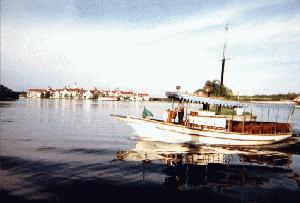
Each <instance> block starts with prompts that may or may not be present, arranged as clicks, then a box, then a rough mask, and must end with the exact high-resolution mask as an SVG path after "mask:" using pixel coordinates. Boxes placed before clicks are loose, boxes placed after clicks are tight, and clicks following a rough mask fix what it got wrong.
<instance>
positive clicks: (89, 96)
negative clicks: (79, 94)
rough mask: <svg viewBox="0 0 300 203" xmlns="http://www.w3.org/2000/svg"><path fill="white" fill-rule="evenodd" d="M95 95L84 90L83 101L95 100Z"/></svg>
mask: <svg viewBox="0 0 300 203" xmlns="http://www.w3.org/2000/svg"><path fill="white" fill-rule="evenodd" d="M93 96H94V95H93V93H92V91H91V90H84V92H83V99H93Z"/></svg>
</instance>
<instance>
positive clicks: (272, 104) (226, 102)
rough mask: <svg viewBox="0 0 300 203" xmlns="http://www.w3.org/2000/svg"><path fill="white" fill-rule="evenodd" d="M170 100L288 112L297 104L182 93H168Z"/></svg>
mask: <svg viewBox="0 0 300 203" xmlns="http://www.w3.org/2000/svg"><path fill="white" fill-rule="evenodd" d="M166 96H167V97H168V98H174V99H177V100H184V101H188V102H194V103H200V104H212V105H218V106H223V107H230V108H236V107H242V108H252V107H261V108H284V109H286V110H292V109H294V108H295V104H294V103H292V102H285V103H283V102H280V103H279V102H238V101H230V100H224V99H220V98H211V97H201V96H197V95H193V94H187V93H180V92H166Z"/></svg>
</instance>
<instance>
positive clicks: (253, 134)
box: [114, 25, 295, 146]
mask: <svg viewBox="0 0 300 203" xmlns="http://www.w3.org/2000/svg"><path fill="white" fill-rule="evenodd" d="M227 31H228V25H227V26H226V27H225V43H224V48H223V59H222V71H221V80H220V81H221V82H220V95H219V96H220V97H219V98H212V97H209V95H207V96H199V95H194V94H188V93H182V92H179V89H180V86H177V87H176V89H177V92H166V96H167V97H168V98H171V99H172V100H173V101H174V100H179V101H185V102H187V103H188V102H192V103H200V104H201V105H202V106H203V108H202V111H190V112H188V111H186V113H185V114H186V118H185V121H184V123H183V124H182V123H180V124H179V123H176V122H175V118H176V114H177V112H176V111H174V109H173V108H172V109H171V110H169V111H168V112H165V116H164V119H163V120H159V119H149V118H147V117H142V118H139V117H132V116H122V115H114V116H115V117H116V118H118V119H119V120H122V121H124V122H126V123H127V124H128V125H130V126H131V127H132V128H133V129H134V130H135V131H136V132H137V133H138V135H139V136H140V137H142V138H144V139H147V140H150V141H162V142H167V143H192V144H209V145H238V146H240V145H242V146H243V145H252V146H253V145H267V144H273V143H277V142H280V141H283V140H285V139H287V138H289V137H291V136H292V125H291V122H290V121H291V115H292V114H293V112H294V109H295V104H294V103H292V102H289V103H258V102H249V103H244V102H239V101H229V100H224V99H223V93H222V89H223V76H224V67H225V61H226V60H227V59H226V57H225V50H226V43H227ZM187 106H188V105H187ZM210 106H215V107H216V108H218V114H219V115H216V114H215V113H214V112H211V111H209V107H210ZM204 107H205V108H204ZM224 107H225V108H231V109H233V111H232V112H233V113H232V115H220V112H221V111H220V110H221V108H224ZM246 108H247V109H249V108H250V111H248V114H246V113H245V112H244V110H245V109H246ZM253 108H254V109H255V108H256V109H257V108H258V109H262V110H261V112H262V114H263V113H264V109H267V112H268V113H267V115H268V119H267V120H265V119H263V116H260V119H257V116H259V115H253V114H252V109H253ZM234 109H236V112H237V113H236V114H234ZM241 110H242V111H241ZM270 111H271V112H273V111H276V112H277V113H276V115H274V116H273V117H271V118H273V119H270ZM279 111H280V112H281V114H282V112H283V111H285V113H286V114H287V119H286V120H285V121H282V120H279V118H278V114H279V113H278V112H279ZM249 112H251V113H250V115H249Z"/></svg>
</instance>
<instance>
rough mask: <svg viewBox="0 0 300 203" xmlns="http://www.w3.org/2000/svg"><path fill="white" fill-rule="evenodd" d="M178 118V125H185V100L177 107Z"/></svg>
mask: <svg viewBox="0 0 300 203" xmlns="http://www.w3.org/2000/svg"><path fill="white" fill-rule="evenodd" d="M177 116H178V124H183V117H184V103H183V100H180V101H179V104H178V106H177Z"/></svg>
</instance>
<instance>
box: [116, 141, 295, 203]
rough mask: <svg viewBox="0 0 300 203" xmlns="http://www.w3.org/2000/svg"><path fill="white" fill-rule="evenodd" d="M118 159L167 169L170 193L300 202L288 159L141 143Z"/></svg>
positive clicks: (286, 156) (253, 152) (247, 151)
mask: <svg viewBox="0 0 300 203" xmlns="http://www.w3.org/2000/svg"><path fill="white" fill-rule="evenodd" d="M273 147H275V146H273ZM117 158H118V159H119V160H123V161H141V162H142V163H144V164H151V163H153V162H155V161H157V160H159V161H160V162H161V163H163V164H165V166H166V168H165V170H164V173H165V180H164V182H163V187H164V188H168V189H174V190H177V191H188V192H191V191H193V192H195V193H199V195H200V194H201V193H202V192H204V191H206V192H207V191H209V192H210V193H211V194H214V195H216V196H221V199H223V200H229V201H238V202H240V201H242V202H285V201H287V202H298V201H299V200H300V189H299V187H300V179H299V174H298V173H297V172H295V171H293V169H292V168H291V167H290V166H291V164H292V155H291V154H288V153H283V152H279V151H271V150H266V149H264V150H263V151H261V150H260V149H253V148H249V149H247V148H244V149H243V148H225V147H210V146H193V145H187V144H185V145H178V144H176V145H174V144H166V143H159V142H148V141H143V140H140V141H138V142H137V144H136V147H135V148H134V149H132V150H128V151H119V152H118V153H117Z"/></svg>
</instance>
